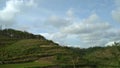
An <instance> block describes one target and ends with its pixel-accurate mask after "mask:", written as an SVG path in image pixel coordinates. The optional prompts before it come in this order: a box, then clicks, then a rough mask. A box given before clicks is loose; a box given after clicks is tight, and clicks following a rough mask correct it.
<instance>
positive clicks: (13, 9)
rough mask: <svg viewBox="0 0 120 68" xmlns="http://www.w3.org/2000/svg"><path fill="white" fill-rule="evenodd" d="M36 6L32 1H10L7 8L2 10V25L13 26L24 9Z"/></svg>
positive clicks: (0, 11) (0, 15) (0, 22)
mask: <svg viewBox="0 0 120 68" xmlns="http://www.w3.org/2000/svg"><path fill="white" fill-rule="evenodd" d="M33 4H35V3H34V2H33V1H32V0H30V1H29V0H28V1H24V0H8V1H6V5H5V7H3V9H2V10H0V25H6V26H11V25H13V24H14V22H15V19H16V16H17V15H18V13H20V12H22V9H23V8H24V7H31V6H32V5H33Z"/></svg>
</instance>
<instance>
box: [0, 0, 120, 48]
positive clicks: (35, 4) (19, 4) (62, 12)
mask: <svg viewBox="0 0 120 68" xmlns="http://www.w3.org/2000/svg"><path fill="white" fill-rule="evenodd" d="M0 25H3V26H4V27H3V28H14V29H17V30H22V31H28V32H31V33H34V34H41V35H43V36H44V37H46V38H47V39H50V40H53V41H55V42H58V43H59V44H61V45H66V46H73V47H81V48H87V47H93V46H105V45H106V44H109V43H111V42H114V41H120V38H119V37H120V27H119V26H120V0H0Z"/></svg>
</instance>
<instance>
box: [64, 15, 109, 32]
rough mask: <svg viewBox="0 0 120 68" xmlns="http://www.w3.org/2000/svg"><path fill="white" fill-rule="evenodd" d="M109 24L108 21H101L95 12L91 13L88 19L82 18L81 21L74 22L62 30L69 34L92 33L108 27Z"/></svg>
mask: <svg viewBox="0 0 120 68" xmlns="http://www.w3.org/2000/svg"><path fill="white" fill-rule="evenodd" d="M109 28H110V24H109V23H108V22H104V21H101V20H100V19H99V17H98V16H97V15H96V14H93V15H91V16H90V17H89V18H88V19H84V20H83V21H82V22H79V23H74V24H72V25H70V26H68V27H65V28H64V29H63V32H65V33H69V34H82V33H93V32H96V31H97V32H99V31H103V30H104V29H109Z"/></svg>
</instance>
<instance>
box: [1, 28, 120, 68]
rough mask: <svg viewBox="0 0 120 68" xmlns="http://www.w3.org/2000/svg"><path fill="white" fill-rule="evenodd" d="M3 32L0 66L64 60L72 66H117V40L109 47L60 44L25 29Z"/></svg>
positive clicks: (18, 67) (119, 48) (11, 67)
mask: <svg viewBox="0 0 120 68" xmlns="http://www.w3.org/2000/svg"><path fill="white" fill-rule="evenodd" d="M7 31H8V30H7ZM0 32H1V31H0ZM3 32H4V34H1V33H0V68H24V67H39V66H40V67H41V66H49V65H65V64H66V65H72V66H74V65H86V66H87V65H89V64H93V65H97V66H98V67H96V68H106V66H108V68H119V67H120V66H119V65H120V44H115V45H114V46H111V47H93V48H88V49H79V48H70V47H61V46H59V45H58V44H56V43H54V42H52V41H50V40H46V39H45V38H44V37H42V36H39V38H38V36H37V35H33V34H29V33H26V32H21V31H15V30H12V32H13V34H14V35H15V37H14V36H13V37H12V38H11V37H9V32H6V31H3ZM10 32H11V30H10ZM41 38H42V39H41ZM3 63H4V64H3ZM10 63H11V64H10ZM13 63H15V64H13ZM65 68H66V67H65ZM88 68H90V67H88ZM92 68H93V67H92Z"/></svg>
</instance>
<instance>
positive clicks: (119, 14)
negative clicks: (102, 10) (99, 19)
mask: <svg viewBox="0 0 120 68" xmlns="http://www.w3.org/2000/svg"><path fill="white" fill-rule="evenodd" d="M112 17H113V19H114V20H116V21H117V22H119V23H120V9H116V10H113V11H112Z"/></svg>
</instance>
